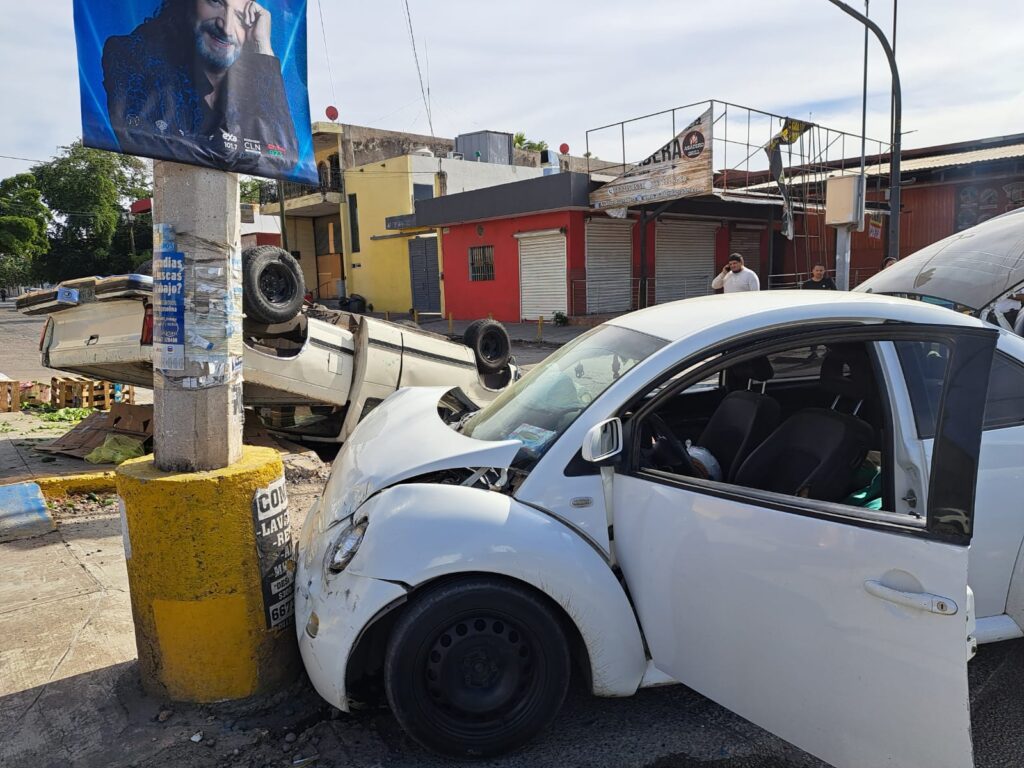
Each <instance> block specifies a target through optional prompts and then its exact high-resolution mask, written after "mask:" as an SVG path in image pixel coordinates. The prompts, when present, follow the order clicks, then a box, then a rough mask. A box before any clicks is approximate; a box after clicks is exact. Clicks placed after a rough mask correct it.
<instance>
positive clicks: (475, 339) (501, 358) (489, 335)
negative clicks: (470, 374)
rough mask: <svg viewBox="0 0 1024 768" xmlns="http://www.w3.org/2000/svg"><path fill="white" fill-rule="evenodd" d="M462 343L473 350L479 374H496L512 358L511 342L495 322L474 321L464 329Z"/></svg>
mask: <svg viewBox="0 0 1024 768" xmlns="http://www.w3.org/2000/svg"><path fill="white" fill-rule="evenodd" d="M462 343H463V344H465V345H466V346H467V347H469V348H470V349H472V350H473V354H474V355H475V356H476V367H477V369H478V370H479V371H480V373H498V372H499V371H501V370H504V369H505V367H506V366H507V365H508V361H509V358H510V357H511V356H512V340H511V339H510V338H509V335H508V331H507V330H505V326H504V325H502V324H501V323H499V322H498V321H496V320H475V321H474V322H472V323H470V324H469V327H467V328H466V332H465V333H464V334H463V336H462Z"/></svg>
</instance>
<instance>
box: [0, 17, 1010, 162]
mask: <svg viewBox="0 0 1024 768" xmlns="http://www.w3.org/2000/svg"><path fill="white" fill-rule="evenodd" d="M102 1H103V2H108V1H109V0H102ZM408 3H409V8H410V11H411V15H412V22H413V28H414V31H415V38H416V44H417V48H418V54H419V61H420V66H421V70H422V72H423V75H424V78H425V79H427V80H428V81H429V90H430V105H431V113H432V116H433V133H434V134H435V135H437V136H446V137H454V136H455V135H457V134H459V133H468V132H472V131H478V130H484V129H488V130H497V131H508V132H515V131H524V132H525V133H526V134H527V135H528V136H529V137H530V138H533V139H542V140H545V141H547V142H548V143H549V144H550V145H551V146H553V147H558V146H559V145H560V144H562V143H563V142H564V143H567V144H569V146H570V150H571V152H572V153H573V154H582V153H583V151H584V149H585V144H586V132H587V130H588V129H591V128H595V127H598V126H602V125H606V124H608V123H614V122H617V121H621V120H626V119H629V118H632V117H635V116H639V115H645V114H648V113H651V112H657V111H660V110H664V109H669V108H671V107H674V106H678V105H683V104H689V103H693V102H697V101H701V100H705V99H718V100H722V101H728V102H732V103H734V104H741V105H745V106H749V107H754V108H756V109H761V110H765V111H768V112H772V113H775V114H781V115H787V116H791V117H797V118H802V119H808V118H809V119H811V120H813V121H814V122H816V123H819V124H822V125H826V126H829V127H831V128H835V129H837V130H843V131H848V132H850V133H858V134H859V132H860V124H861V87H862V76H863V71H862V67H863V45H864V37H863V26H862V25H860V24H858V23H857V22H856V21H855V20H853V19H851V18H849V17H848V16H846V15H845V14H844V13H843V12H842V11H841V10H839V9H838V8H836V7H835V6H833V5H832V4H831V3H830V2H828V0H631V1H629V2H623V1H622V0H620V1H619V2H612V1H611V0H586V1H581V0H554V1H552V0H548V1H547V2H541V1H540V0H518V1H517V2H515V3H496V2H481V0H429V1H428V0H408ZM0 4H2V5H3V6H4V7H5V11H4V22H3V25H2V27H0V71H3V72H4V73H5V76H4V78H3V79H2V81H0V95H2V97H3V101H2V103H3V105H4V108H3V109H0V155H8V156H16V157H22V158H28V160H45V159H48V158H50V157H52V156H53V155H54V154H55V153H56V152H57V151H58V148H59V147H60V146H61V145H64V144H67V143H69V142H71V141H73V140H74V139H75V138H77V137H78V136H79V134H80V112H79V94H78V81H77V68H76V63H75V40H74V29H73V25H72V2H71V0H36V1H35V2H26V1H25V0H0ZM853 4H854V5H855V6H856V7H858V8H861V9H862V8H863V5H862V3H861V2H858V0H853ZM268 5H269V3H268ZM321 12H322V16H323V20H324V24H323V26H321V22H320V18H321ZM892 14H893V0H871V2H870V15H871V17H872V18H873V19H875V20H876V21H877V22H878V23H879V25H880V26H881V27H882V28H883V30H884V31H886V33H887V34H889V33H891V30H892ZM898 14H899V18H898V27H897V33H896V55H897V62H898V65H899V68H900V76H901V80H902V85H903V101H904V108H903V130H904V132H905V135H904V139H903V142H904V147H905V148H911V147H921V146H931V145H935V144H942V143H947V142H953V141H965V140H970V139H978V138H984V137H990V136H1000V135H1005V134H1012V133H1019V132H1024V56H1021V55H1020V31H1021V29H1024V2H1021V1H1020V0H972V2H970V3H964V2H963V0H902V2H900V3H899V8H898ZM308 24H309V31H308V36H309V52H308V59H309V99H310V109H311V114H312V115H313V119H314V120H324V119H326V118H325V117H324V116H323V115H324V109H325V108H326V107H327V106H328V105H330V104H334V105H336V106H337V107H338V109H339V111H340V115H341V116H340V118H339V119H340V121H341V122H345V123H353V124H357V125H369V126H373V127H377V128H386V129H391V130H398V131H412V132H418V133H425V134H429V133H431V128H430V125H429V124H428V120H427V116H426V109H425V107H424V103H423V98H422V96H421V92H420V84H419V79H418V76H417V70H416V65H415V62H414V59H413V52H412V46H411V43H410V39H409V28H408V25H407V23H406V17H405V11H404V4H403V0H376V2H372V3H367V2H354V1H353V0H309V6H308ZM325 37H326V40H327V45H328V48H325V45H324V38H325ZM328 61H329V65H328ZM331 72H333V77H331V74H330V73H331ZM868 72H869V77H868V117H867V134H868V136H873V137H879V138H884V137H887V136H888V134H889V98H890V96H889V94H890V77H889V68H888V65H887V63H886V61H885V57H884V54H883V53H882V50H881V48H880V47H879V45H878V44H877V43H876V42H875V41H874V40H872V41H871V43H870V46H869V58H868ZM633 128H635V130H634V132H633V134H631V136H630V142H631V143H633V142H635V144H636V147H637V149H632V148H631V149H630V155H631V156H630V159H631V160H636V159H640V157H634V156H633V155H634V154H637V153H640V154H641V155H642V154H643V153H644V152H646V151H653V150H654V149H656V148H657V147H658V146H659V145H660V144H661V143H663V142H664V141H665V140H667V138H668V137H666V136H663V135H661V134H662V133H664V128H663V126H660V125H658V126H654V125H653V124H652V125H647V126H645V125H643V124H635V125H634V126H633ZM592 138H594V136H592ZM595 143H599V142H598V141H597V140H596V139H595ZM645 146H646V147H647V149H646V150H645V149H642V147H645ZM592 149H593V146H592ZM601 152H605V153H606V154H607V153H608V152H611V149H606V148H604V147H602V149H601ZM606 154H605V155H601V156H602V157H605V156H606ZM30 165H31V163H30V162H28V161H23V160H12V159H7V158H0V177H5V176H9V175H12V174H14V173H17V172H20V171H23V170H27V169H28V167H29V166H30Z"/></svg>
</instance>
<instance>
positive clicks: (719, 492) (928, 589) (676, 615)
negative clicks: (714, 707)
mask: <svg viewBox="0 0 1024 768" xmlns="http://www.w3.org/2000/svg"><path fill="white" fill-rule="evenodd" d="M951 333H952V331H951ZM952 338H955V344H956V351H954V353H953V355H954V359H955V360H956V363H955V364H954V365H951V366H950V370H949V371H948V378H947V381H946V389H945V391H946V395H945V398H946V399H945V401H944V403H943V414H944V418H943V419H942V423H940V425H939V436H938V437H937V439H936V445H937V448H936V452H935V457H934V461H935V464H933V470H934V471H933V473H932V477H933V478H935V477H936V476H940V477H941V476H943V475H945V477H944V479H943V480H940V481H939V482H938V484H936V481H934V480H933V482H932V485H931V488H930V493H929V499H930V500H931V501H932V503H931V504H930V508H929V510H928V519H927V521H926V525H925V523H924V522H922V523H919V524H918V527H917V528H916V529H913V528H908V527H907V526H902V525H899V524H892V523H890V522H886V520H885V518H886V515H885V514H884V513H883V514H881V515H879V514H878V513H870V512H868V511H867V510H863V511H861V510H855V509H854V508H849V507H840V506H839V505H831V506H832V507H833V509H832V513H831V514H830V513H828V512H826V511H825V508H826V507H827V506H829V505H818V507H819V509H818V510H817V511H816V510H814V509H811V508H810V507H811V506H813V505H809V504H807V503H806V502H805V503H804V504H803V505H796V504H792V503H787V501H786V500H787V499H791V498H792V497H784V496H781V495H779V494H766V495H764V496H762V497H760V498H753V496H752V494H751V493H749V492H747V491H746V489H740V488H735V487H734V486H727V485H725V484H721V483H706V482H705V483H703V484H701V483H698V482H690V481H687V480H685V479H678V480H673V479H671V478H670V477H666V476H664V475H663V474H661V473H650V472H644V471H642V470H639V469H631V468H629V467H630V465H629V462H628V461H627V462H626V463H624V464H623V466H622V468H621V469H620V470H619V471H617V473H616V475H615V479H614V495H613V498H614V534H615V551H616V556H617V558H618V561H619V563H620V565H621V568H622V571H623V573H624V576H625V579H626V583H627V585H628V588H629V593H630V595H631V596H632V599H633V601H634V603H635V606H636V609H637V613H638V615H639V618H640V621H641V624H642V627H643V631H644V635H645V637H646V640H647V643H648V646H649V648H650V653H651V655H652V657H653V662H654V664H655V665H656V666H657V667H658V668H659V669H660V670H661V671H663V672H665V673H666V674H668V675H670V676H672V677H673V678H675V679H676V680H678V681H680V682H682V683H684V684H686V685H688V686H690V687H691V688H693V689H694V690H696V691H698V692H699V693H701V694H703V695H705V696H707V697H708V698H710V699H712V700H714V701H716V702H718V703H719V704H721V705H723V706H725V707H727V708H728V709H730V710H732V711H734V712H736V713H737V714H739V715H741V716H742V717H745V718H747V719H748V720H750V721H752V722H754V723H755V724H757V725H759V726H761V727H763V728H765V729H766V730H768V731H771V732H772V733H775V734H777V735H778V736H780V737H782V738H783V739H786V740H787V741H789V742H791V743H793V744H795V745H796V746H798V747H800V748H802V749H804V750H806V751H808V752H810V753H811V754H814V755H816V756H817V757H819V758H821V759H823V760H825V761H828V762H829V763H832V764H833V765H835V766H838V767H839V768H875V767H877V766H887V767H888V768H899V767H901V766H906V767H909V766H915V767H918V766H928V767H929V768H947V767H948V768H964V766H970V765H972V764H973V759H972V749H971V733H970V709H969V698H968V689H967V660H968V658H969V651H968V629H967V627H968V621H967V609H968V597H967V592H968V590H967V554H968V542H969V538H970V533H971V523H972V514H973V496H974V494H973V489H974V477H975V476H976V472H977V459H978V447H979V444H980V425H981V418H982V411H983V400H984V383H985V382H986V381H987V375H988V374H987V372H988V366H989V365H990V362H991V355H992V349H993V347H994V344H995V339H994V333H986V332H984V331H979V330H972V331H970V332H968V333H963V334H956V335H955V337H952ZM947 340H948V339H947ZM971 377H974V379H973V381H972V378H971ZM978 377H980V381H981V384H982V388H981V390H980V391H981V396H980V397H978V393H977V384H978ZM979 400H980V401H981V402H980V403H979V402H978V401H979ZM951 413H952V414H955V417H952V416H950V414H951ZM641 417H642V414H641ZM956 467H959V468H960V469H956ZM958 488H959V490H957V489H958ZM755 495H756V494H755ZM772 496H774V497H777V501H776V502H772V501H771V500H770V499H769V498H767V497H772ZM800 506H802V507H803V508H802V509H801V508H800ZM844 510H850V514H845V513H844ZM858 513H861V514H858ZM889 517H892V518H895V517H896V516H895V515H893V516H889Z"/></svg>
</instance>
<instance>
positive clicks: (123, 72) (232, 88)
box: [103, 0, 298, 177]
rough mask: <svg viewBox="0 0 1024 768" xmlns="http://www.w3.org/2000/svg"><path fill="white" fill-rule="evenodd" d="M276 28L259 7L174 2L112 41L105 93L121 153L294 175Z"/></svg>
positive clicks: (106, 49)
mask: <svg viewBox="0 0 1024 768" xmlns="http://www.w3.org/2000/svg"><path fill="white" fill-rule="evenodd" d="M265 1H266V0H265ZM270 24H271V17H270V13H269V12H268V11H267V9H266V8H264V7H263V6H262V5H260V4H258V3H256V2H253V0H164V2H163V5H162V6H161V7H160V10H159V12H158V13H157V14H156V15H155V16H154V17H152V18H150V19H147V20H146V21H144V22H143V23H142V24H140V25H139V26H138V27H136V28H135V30H134V31H132V32H131V34H128V35H124V36H122V37H111V38H108V39H107V41H106V43H105V44H104V46H103V85H104V87H105V89H106V92H107V111H108V113H109V116H110V124H111V126H112V127H113V129H114V134H115V135H116V136H117V140H118V142H119V144H120V146H121V151H122V152H126V153H128V154H135V155H143V156H146V157H155V158H159V159H164V160H178V161H183V162H189V163H197V164H202V165H212V166H214V167H218V168H224V169H226V170H231V171H238V172H242V173H249V174H253V175H257V176H276V177H280V176H282V175H287V174H288V173H289V172H290V171H291V169H293V168H294V166H295V164H296V162H297V160H298V148H297V146H296V143H297V142H296V138H295V125H294V122H293V120H292V116H291V111H290V110H289V108H288V100H287V97H286V96H285V89H284V82H283V79H282V77H281V65H280V62H279V61H278V59H277V57H276V56H275V55H274V50H273V48H272V47H271V38H270Z"/></svg>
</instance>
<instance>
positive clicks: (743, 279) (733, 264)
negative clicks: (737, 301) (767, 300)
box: [711, 253, 761, 293]
mask: <svg viewBox="0 0 1024 768" xmlns="http://www.w3.org/2000/svg"><path fill="white" fill-rule="evenodd" d="M711 287H712V288H714V289H715V290H716V291H717V290H719V289H721V290H723V291H725V293H738V292H739V291H759V290H761V281H760V280H758V279H757V273H756V272H754V270H752V269H747V268H746V267H745V266H743V257H742V256H741V255H740V254H738V253H733V254H730V255H729V260H728V261H727V262H726V263H725V269H723V270H722V271H721V272H720V273H719V274H718V276H717V277H715V279H714V280H712V281H711Z"/></svg>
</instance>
